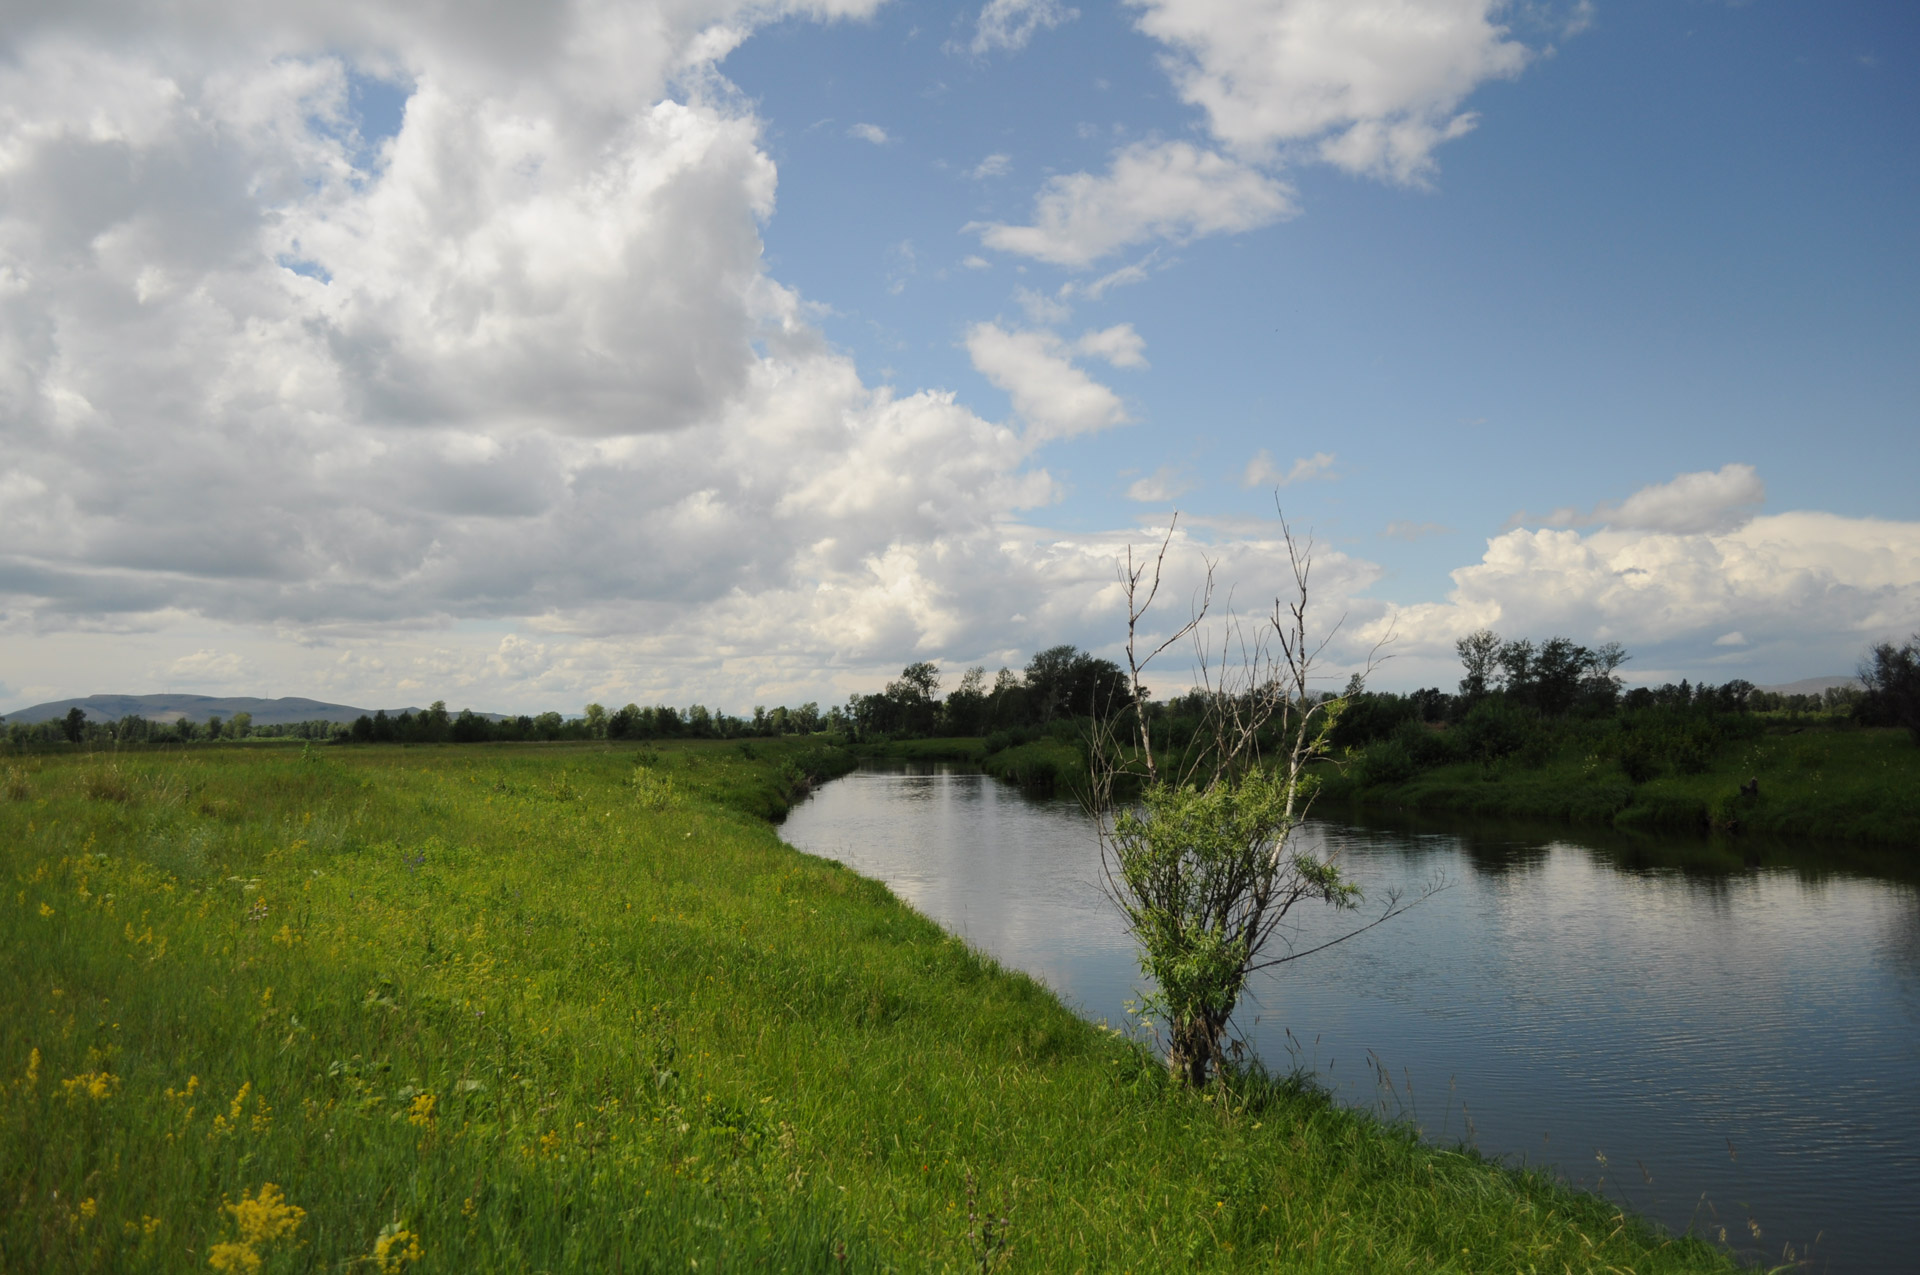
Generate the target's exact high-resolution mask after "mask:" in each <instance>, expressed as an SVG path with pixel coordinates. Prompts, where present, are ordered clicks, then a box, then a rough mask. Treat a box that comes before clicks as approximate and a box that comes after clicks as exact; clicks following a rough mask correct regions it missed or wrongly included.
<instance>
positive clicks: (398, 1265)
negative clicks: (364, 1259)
mask: <svg viewBox="0 0 1920 1275" xmlns="http://www.w3.org/2000/svg"><path fill="white" fill-rule="evenodd" d="M424 1256H425V1254H424V1253H422V1252H421V1250H420V1237H419V1236H417V1235H415V1234H414V1233H413V1232H412V1231H409V1230H407V1229H406V1227H405V1226H403V1225H402V1224H401V1223H399V1222H389V1223H387V1224H386V1225H385V1226H383V1227H381V1228H380V1238H378V1239H376V1240H375V1241H374V1242H373V1264H374V1265H375V1266H376V1267H378V1268H379V1270H380V1275H398V1272H400V1271H403V1270H405V1269H406V1268H407V1266H408V1265H409V1264H411V1263H413V1262H417V1261H419V1260H420V1259H421V1258H422V1257H424Z"/></svg>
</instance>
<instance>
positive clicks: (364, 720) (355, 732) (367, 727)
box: [347, 713, 386, 744]
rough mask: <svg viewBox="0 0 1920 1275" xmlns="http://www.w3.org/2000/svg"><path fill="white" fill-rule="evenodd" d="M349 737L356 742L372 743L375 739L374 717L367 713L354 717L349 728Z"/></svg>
mask: <svg viewBox="0 0 1920 1275" xmlns="http://www.w3.org/2000/svg"><path fill="white" fill-rule="evenodd" d="M380 716H382V717H385V716H386V714H385V713H382V714H380ZM347 737H348V738H349V739H351V740H353V742H354V743H356V744H371V743H372V742H373V739H374V735H373V719H372V718H371V717H368V716H367V715H366V714H365V713H362V714H360V716H358V717H356V718H354V719H353V725H352V726H351V727H349V728H348V731H347Z"/></svg>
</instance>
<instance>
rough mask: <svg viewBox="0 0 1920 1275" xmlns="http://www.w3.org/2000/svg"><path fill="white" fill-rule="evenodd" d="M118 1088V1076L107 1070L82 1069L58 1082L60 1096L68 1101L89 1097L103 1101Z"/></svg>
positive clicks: (111, 1095)
mask: <svg viewBox="0 0 1920 1275" xmlns="http://www.w3.org/2000/svg"><path fill="white" fill-rule="evenodd" d="M119 1088H120V1077H118V1076H116V1075H114V1074H113V1073H112V1072H108V1071H83V1072H81V1073H80V1074H79V1075H77V1076H70V1077H68V1078H67V1079H65V1080H63V1081H61V1082H60V1093H61V1096H62V1097H64V1098H66V1099H67V1101H69V1102H78V1101H80V1099H82V1098H91V1099H93V1100H94V1101H95V1102H105V1101H106V1100H107V1099H108V1098H111V1097H113V1095H114V1092H115V1091H116V1090H118V1089H119Z"/></svg>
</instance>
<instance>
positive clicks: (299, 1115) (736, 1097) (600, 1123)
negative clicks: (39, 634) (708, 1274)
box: [0, 740, 1733, 1272]
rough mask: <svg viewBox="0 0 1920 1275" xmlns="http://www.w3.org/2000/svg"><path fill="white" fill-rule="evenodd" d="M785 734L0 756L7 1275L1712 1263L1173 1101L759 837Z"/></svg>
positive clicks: (1337, 1120) (833, 871)
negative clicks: (22, 1274)
mask: <svg viewBox="0 0 1920 1275" xmlns="http://www.w3.org/2000/svg"><path fill="white" fill-rule="evenodd" d="M850 762H851V758H850V757H849V756H848V755H847V754H846V753H845V752H844V751H842V750H836V749H831V748H826V747H822V746H821V745H819V744H818V743H816V742H807V741H782V740H769V741H748V742H746V743H745V744H744V746H743V744H742V743H741V742H705V743H675V744H667V745H659V746H634V745H624V744H620V745H614V744H607V743H580V744H572V745H568V744H560V745H545V746H538V747H536V746H526V745H502V744H496V745H493V746H489V747H484V748H478V747H458V746H446V747H414V748H405V749H402V748H397V747H380V746H369V747H366V748H311V749H295V748H269V749H258V748H243V747H202V748H197V749H176V750H170V751H160V750H154V751H136V752H132V753H125V752H123V753H120V754H117V755H116V754H112V753H89V752H84V751H80V750H70V751H66V752H62V753H59V754H42V755H24V756H23V755H16V756H14V757H11V758H6V759H0V872H4V873H5V876H6V882H5V884H6V888H5V891H4V893H0V911H4V913H5V919H4V922H0V978H4V980H5V986H6V987H7V988H8V989H9V990H8V992H7V994H6V995H7V1000H6V1010H7V1012H6V1013H5V1014H4V1015H0V1192H3V1193H4V1196H3V1198H4V1199H5V1200H6V1202H7V1207H6V1208H5V1209H4V1210H0V1267H4V1268H5V1269H10V1270H48V1271H55V1270H113V1271H162V1270H165V1271H174V1270H202V1271H204V1270H209V1269H214V1270H223V1271H255V1270H259V1271H268V1272H272V1271H293V1270H323V1269H325V1270H360V1271H375V1270H378V1271H397V1270H415V1269H417V1270H421V1271H430V1270H450V1269H461V1268H465V1269H478V1270H554V1271H560V1270H611V1269H618V1268H620V1267H621V1266H623V1265H638V1266H641V1267H644V1268H647V1269H661V1270H666V1269H674V1270H688V1269H723V1268H727V1269H730V1268H736V1267H747V1268H754V1269H769V1270H844V1269H872V1270H878V1269H883V1268H888V1269H916V1270H918V1269H928V1270H932V1269H968V1270H1002V1269H1006V1270H1033V1271H1042V1270H1073V1269H1114V1270H1120V1269H1140V1270H1146V1269H1168V1268H1173V1267H1179V1268H1181V1269H1229V1268H1231V1269H1242V1268H1246V1267H1249V1266H1253V1267H1284V1268H1287V1269H1303V1270H1366V1271H1386V1270H1419V1271H1433V1270H1439V1271H1446V1270H1455V1271H1465V1270H1475V1271H1490V1270H1498V1271H1516V1272H1518V1271H1528V1270H1542V1271H1544V1270H1554V1271H1559V1270H1579V1271H1598V1270H1603V1269H1617V1270H1633V1271H1637V1272H1650V1271H1668V1270H1727V1269H1732V1268H1733V1265H1732V1262H1731V1260H1730V1259H1729V1258H1728V1257H1726V1256H1725V1255H1724V1254H1723V1253H1721V1252H1719V1251H1716V1250H1715V1249H1713V1248H1711V1247H1710V1246H1709V1245H1707V1244H1705V1243H1703V1242H1701V1241H1699V1240H1694V1239H1687V1240H1674V1239H1670V1238H1663V1237H1659V1236H1656V1235H1654V1234H1653V1233H1651V1232H1650V1231H1649V1230H1647V1229H1646V1228H1645V1227H1643V1226H1642V1225H1641V1224H1640V1223H1638V1222H1637V1221H1636V1220H1635V1219H1633V1218H1632V1217H1631V1216H1625V1215H1622V1214H1621V1212H1620V1211H1619V1210H1618V1209H1617V1208H1616V1207H1615V1206H1613V1205H1612V1204H1610V1203H1608V1202H1607V1201H1605V1200H1602V1199H1599V1198H1597V1197H1594V1196H1590V1195H1581V1194H1577V1193H1574V1192H1571V1191H1568V1190H1566V1189H1564V1188H1563V1187H1561V1186H1559V1185H1557V1184H1555V1183H1554V1182H1553V1181H1551V1180H1550V1179H1548V1178H1547V1177H1545V1176H1542V1175H1540V1174H1538V1173H1535V1172H1518V1171H1514V1170H1512V1169H1510V1168H1503V1167H1500V1166H1496V1165H1491V1164H1488V1163H1486V1162H1484V1161H1481V1160H1480V1159H1479V1158H1478V1157H1476V1156H1474V1155H1473V1154H1471V1153H1470V1152H1462V1151H1458V1150H1447V1149H1435V1148H1431V1147H1427V1146H1425V1145H1423V1144H1421V1143H1420V1142H1419V1141H1418V1139H1417V1138H1416V1137H1415V1135H1414V1132H1413V1130H1411V1129H1410V1128H1405V1127H1397V1126H1383V1125H1381V1124H1379V1123H1377V1122H1375V1121H1373V1120H1372V1119H1370V1118H1369V1117H1367V1116H1365V1115H1361V1114H1356V1113H1352V1112H1348V1111H1343V1110H1340V1109H1338V1108H1335V1107H1333V1106H1332V1105H1330V1104H1329V1103H1328V1102H1327V1101H1326V1100H1325V1099H1324V1098H1323V1097H1322V1096H1320V1095H1319V1094H1317V1093H1316V1092H1314V1091H1313V1090H1312V1089H1311V1087H1308V1086H1303V1085H1300V1084H1293V1083H1276V1082H1270V1081H1264V1080H1262V1079H1261V1078H1259V1077H1258V1076H1247V1075H1242V1076H1240V1077H1238V1078H1237V1080H1236V1083H1235V1085H1234V1086H1232V1087H1229V1086H1216V1087H1214V1088H1212V1089H1210V1090H1209V1091H1207V1092H1205V1093H1192V1092H1187V1091H1184V1090H1182V1089H1180V1088H1179V1087H1177V1086H1175V1085H1173V1084H1172V1083H1171V1082H1170V1081H1169V1079H1168V1076H1167V1073H1166V1070H1165V1068H1164V1067H1163V1066H1161V1065H1160V1064H1159V1063H1158V1062H1157V1061H1155V1060H1154V1059H1153V1057H1152V1056H1151V1055H1150V1054H1149V1053H1147V1052H1145V1051H1143V1050H1142V1049H1141V1048H1140V1047H1139V1046H1137V1045H1136V1044H1135V1043H1133V1042H1132V1041H1129V1040H1127V1039H1125V1038H1122V1037H1119V1036H1116V1035H1114V1034H1112V1033H1110V1032H1107V1031H1104V1030H1102V1029H1100V1028H1098V1027H1096V1026H1094V1025H1090V1024H1087V1023H1085V1022H1083V1021H1081V1020H1079V1019H1078V1018H1076V1017H1075V1016H1074V1015H1072V1014H1071V1013H1069V1012H1068V1011H1067V1010H1066V1009H1065V1008H1064V1007H1062V1006H1061V1005H1060V1004H1059V1003H1058V1002H1057V1001H1056V1000H1055V999H1054V998H1053V997H1052V996H1051V995H1049V994H1048V993H1047V992H1046V991H1045V990H1044V989H1043V988H1042V987H1040V986H1039V985H1038V984H1036V983H1034V982H1033V981H1031V980H1030V979H1028V978H1026V977H1024V976H1022V975H1019V974H1015V973H1011V972H1008V971H1006V970H1003V969H1000V968H998V967H997V966H995V965H994V963H993V962H991V961H989V960H986V959H984V958H982V957H981V956H979V955H978V954H977V953H975V952H973V951H971V950H969V949H968V948H967V947H966V946H965V945H964V944H963V943H961V942H960V941H958V940H957V939H954V938H953V937H951V936H949V935H946V934H944V933H943V932H941V931H940V930H939V929H938V928H937V927H935V926H934V925H932V924H931V923H930V922H928V921H926V920H925V919H923V918H921V917H920V916H918V915H917V914H915V913H913V912H912V911H911V910H909V909H907V908H906V907H904V906H902V905H901V904H899V903H898V902H897V901H896V900H895V899H894V898H893V897H892V896H891V895H890V894H889V893H888V892H887V890H886V889H885V888H884V887H882V886H880V885H878V884H876V883H874V882H871V881H868V880H865V879H863V878H861V877H858V876H856V875H855V874H853V873H851V872H848V871H846V870H844V869H842V868H840V867H838V866H836V865H834V864H832V863H830V862H827V861H824V860H820V859H815V858H812V857H810V856H806V855H803V854H800V853H799V852H797V851H794V850H792V849H791V848H789V847H787V846H785V845H784V844H782V843H781V842H780V841H779V840H778V839H777V837H776V835H775V833H774V830H773V828H772V826H771V824H770V823H769V822H768V820H769V819H771V818H774V817H777V816H778V815H779V814H780V813H781V812H782V811H783V810H784V809H785V806H786V803H787V802H788V801H789V800H791V798H792V796H793V794H794V793H795V792H797V791H798V790H799V789H800V788H801V787H802V786H804V785H805V784H806V783H808V782H811V781H813V780H816V779H818V778H821V777H824V776H825V775H828V774H831V773H834V772H835V771H837V770H839V769H841V768H844V767H845V766H847V765H848V764H850Z"/></svg>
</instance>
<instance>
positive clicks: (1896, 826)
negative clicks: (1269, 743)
mask: <svg viewBox="0 0 1920 1275" xmlns="http://www.w3.org/2000/svg"><path fill="white" fill-rule="evenodd" d="M1912 649H1913V644H1911V643H1910V644H1909V645H1908V647H1907V648H1904V650H1905V651H1907V652H1909V653H1910V652H1911V651H1912ZM1902 650H1903V648H1894V647H1891V646H1889V647H1884V648H1881V649H1878V650H1876V652H1875V658H1876V659H1877V660H1878V662H1879V665H1880V666H1881V667H1880V675H1877V676H1868V677H1864V678H1863V682H1864V683H1865V687H1864V689H1863V690H1862V689H1852V688H1846V689H1839V688H1836V689H1834V690H1829V691H1827V692H1825V693H1823V694H1821V695H1817V696H1816V695H1801V696H1782V695H1778V694H1773V693H1769V692H1765V691H1759V690H1756V689H1755V688H1754V687H1753V686H1751V685H1749V684H1748V683H1745V682H1740V681H1733V682H1728V683H1726V684H1725V685H1722V686H1711V685H1701V686H1694V685H1692V684H1691V683H1689V682H1684V681H1683V682H1681V683H1679V684H1677V685H1673V684H1669V685H1664V686H1658V687H1636V688H1633V689H1632V690H1623V689H1622V688H1621V686H1620V684H1619V679H1618V677H1617V676H1616V675H1615V674H1614V671H1613V670H1614V669H1615V668H1617V667H1618V665H1619V663H1620V662H1621V660H1622V659H1624V652H1621V651H1619V650H1618V648H1603V649H1602V650H1601V651H1598V652H1596V651H1589V650H1587V649H1586V648H1584V647H1581V646H1579V645H1577V644H1575V643H1573V642H1571V641H1570V640H1568V639H1566V638H1553V639H1551V640H1549V641H1548V642H1546V643H1543V644H1542V645H1541V646H1540V647H1538V648H1536V647H1535V646H1534V645H1533V644H1532V643H1531V642H1527V641H1515V642H1502V641H1501V640H1500V639H1499V638H1498V637H1497V636H1496V635H1494V634H1492V633H1488V632H1482V633H1479V634H1475V635H1473V636H1471V637H1469V638H1465V639H1462V641H1461V642H1460V654H1461V658H1462V662H1463V665H1464V667H1465V672H1466V676H1464V677H1463V678H1462V679H1461V682H1460V686H1459V691H1458V693H1457V694H1453V695H1449V694H1446V693H1444V692H1441V691H1439V690H1433V689H1430V690H1424V691H1418V692H1415V693H1414V694H1412V695H1393V694H1375V693H1370V692H1367V691H1365V690H1364V689H1361V688H1359V687H1351V688H1349V693H1348V695H1347V704H1346V707H1345V709H1344V711H1343V712H1342V714H1341V717H1340V723H1339V726H1338V727H1337V729H1336V731H1335V733H1334V739H1333V743H1334V746H1335V759H1336V762H1337V764H1335V765H1331V766H1328V767H1327V768H1326V793H1325V796H1326V799H1327V800H1329V801H1333V802H1340V803H1347V804H1359V805H1367V806H1375V807H1386V808H1395V809H1407V810H1423V811H1446V812H1450V813H1457V814H1475V815H1500V816H1521V817H1530V818H1549V819H1559V820H1564V821H1567V822H1571V823H1578V824H1588V825H1606V826H1613V827H1618V828H1624V829H1638V830H1661V831H1674V832H1696V833H1704V832H1719V833H1761V834H1775V835H1781V836H1792V837H1799V838H1812V839H1820V840H1830V841H1852V842H1867V843H1881V844H1892V845H1909V846H1910V845H1914V844H1920V749H1916V748H1915V747H1914V746H1913V741H1912V740H1911V739H1909V737H1908V735H1907V733H1906V732H1905V731H1903V730H1901V729H1897V728H1898V727H1901V726H1904V720H1903V718H1902V717H1901V716H1900V713H1901V711H1902V704H1903V703H1904V701H1903V700H1902V699H1900V694H1901V688H1902V685H1903V684H1902V682H1901V681H1900V666H1899V657H1900V654H1901V652H1902Z"/></svg>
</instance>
